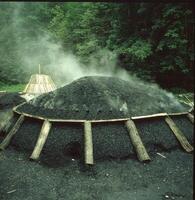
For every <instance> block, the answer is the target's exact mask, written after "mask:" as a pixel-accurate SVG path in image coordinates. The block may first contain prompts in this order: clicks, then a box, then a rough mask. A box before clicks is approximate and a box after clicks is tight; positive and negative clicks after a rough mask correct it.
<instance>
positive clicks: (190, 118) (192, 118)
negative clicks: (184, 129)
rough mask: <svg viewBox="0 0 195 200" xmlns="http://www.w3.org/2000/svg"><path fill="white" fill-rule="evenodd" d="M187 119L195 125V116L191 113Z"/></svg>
mask: <svg viewBox="0 0 195 200" xmlns="http://www.w3.org/2000/svg"><path fill="white" fill-rule="evenodd" d="M187 118H188V119H189V120H190V121H191V122H192V123H194V115H192V114H191V113H188V114H187Z"/></svg>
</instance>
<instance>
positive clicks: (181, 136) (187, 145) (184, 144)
mask: <svg viewBox="0 0 195 200" xmlns="http://www.w3.org/2000/svg"><path fill="white" fill-rule="evenodd" d="M165 121H166V123H167V124H168V125H169V128H170V129H171V130H172V131H173V133H174V135H175V137H176V138H177V140H178V141H179V143H180V144H181V146H182V147H183V148H184V149H185V150H186V151H187V152H191V151H193V150H194V148H193V147H192V146H191V144H190V143H189V142H188V140H187V139H186V137H185V136H184V134H183V133H182V132H181V131H180V130H179V128H178V127H177V125H176V124H175V123H174V121H173V120H172V119H171V118H170V117H169V116H167V117H165Z"/></svg>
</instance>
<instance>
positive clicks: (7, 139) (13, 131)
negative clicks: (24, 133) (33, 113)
mask: <svg viewBox="0 0 195 200" xmlns="http://www.w3.org/2000/svg"><path fill="white" fill-rule="evenodd" d="M23 121H24V115H20V117H19V118H18V120H17V122H16V123H15V125H14V127H13V128H12V129H11V130H10V132H9V133H8V134H7V136H6V137H5V139H4V140H3V141H2V143H1V144H0V149H1V150H4V149H5V148H6V147H7V146H8V145H9V143H10V141H11V139H12V137H13V136H14V135H15V134H16V132H17V131H18V129H19V128H20V126H21V124H22V123H23Z"/></svg>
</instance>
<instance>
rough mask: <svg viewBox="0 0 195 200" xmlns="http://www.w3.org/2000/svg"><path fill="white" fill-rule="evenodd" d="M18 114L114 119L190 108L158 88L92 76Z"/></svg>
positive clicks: (34, 103) (27, 107)
mask: <svg viewBox="0 0 195 200" xmlns="http://www.w3.org/2000/svg"><path fill="white" fill-rule="evenodd" d="M18 111H22V112H25V113H29V114H33V115H39V116H43V117H48V118H60V119H113V118H125V117H130V116H139V115H148V114H155V113H160V112H167V113H170V112H181V111H186V109H185V108H184V107H183V106H182V105H181V104H180V103H179V102H178V101H177V100H176V99H175V98H174V96H173V95H172V94H170V93H167V92H166V91H164V90H162V89H159V88H158V87H157V86H156V85H151V84H144V83H143V82H138V81H133V80H130V81H124V80H122V79H119V78H116V77H104V76H88V77H82V78H80V79H78V80H75V81H73V82H72V83H70V84H69V85H66V86H64V87H61V88H59V89H57V90H55V91H52V92H49V93H47V94H43V95H40V96H39V97H37V98H34V99H32V100H31V101H30V102H28V103H26V104H24V105H22V106H21V107H19V108H18ZM54 111H55V112H54Z"/></svg>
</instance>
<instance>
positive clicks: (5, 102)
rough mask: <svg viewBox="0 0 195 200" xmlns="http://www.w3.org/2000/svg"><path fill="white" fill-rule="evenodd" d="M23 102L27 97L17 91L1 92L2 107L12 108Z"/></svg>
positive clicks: (0, 104) (0, 101)
mask: <svg viewBox="0 0 195 200" xmlns="http://www.w3.org/2000/svg"><path fill="white" fill-rule="evenodd" d="M23 102H25V99H24V98H22V97H21V96H20V94H18V93H16V92H13V93H3V94H0V109H6V108H12V107H14V106H16V105H18V104H21V103H23Z"/></svg>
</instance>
